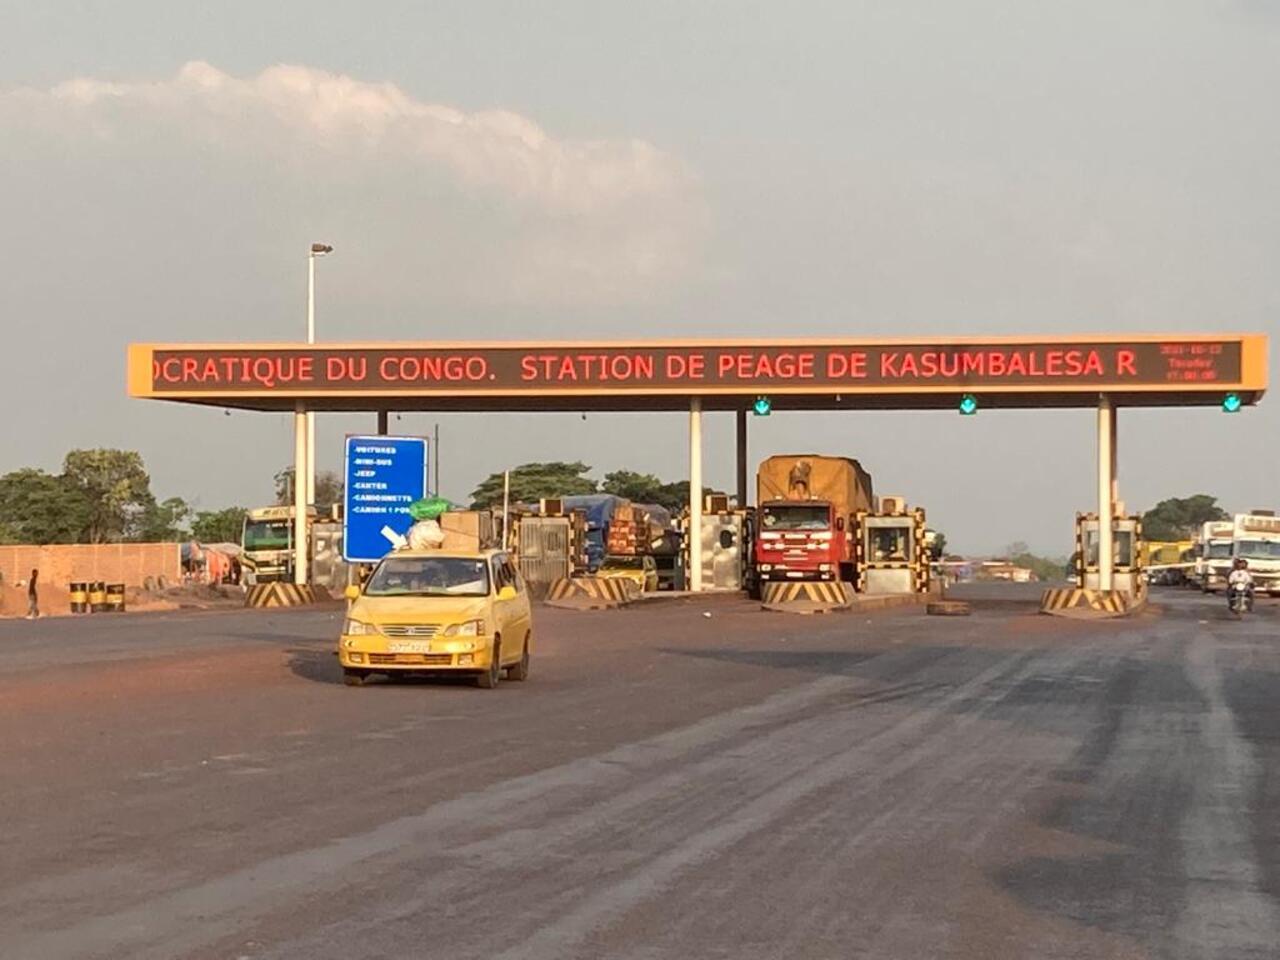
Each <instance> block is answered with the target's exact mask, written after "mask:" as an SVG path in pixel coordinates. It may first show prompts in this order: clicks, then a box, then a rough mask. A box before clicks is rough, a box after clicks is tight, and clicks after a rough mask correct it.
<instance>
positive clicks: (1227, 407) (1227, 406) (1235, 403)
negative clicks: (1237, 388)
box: [1222, 393, 1244, 413]
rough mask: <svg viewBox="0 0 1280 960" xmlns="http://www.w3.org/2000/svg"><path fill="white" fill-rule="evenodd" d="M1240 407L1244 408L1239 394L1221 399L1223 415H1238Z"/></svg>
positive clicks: (1229, 394) (1228, 395)
mask: <svg viewBox="0 0 1280 960" xmlns="http://www.w3.org/2000/svg"><path fill="white" fill-rule="evenodd" d="M1242 406H1244V401H1243V400H1241V399H1240V394H1238V393H1228V394H1227V395H1226V396H1225V397H1223V398H1222V412H1223V413H1239V412H1240V408H1241V407H1242Z"/></svg>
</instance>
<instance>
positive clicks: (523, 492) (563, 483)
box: [471, 461, 596, 509]
mask: <svg viewBox="0 0 1280 960" xmlns="http://www.w3.org/2000/svg"><path fill="white" fill-rule="evenodd" d="M590 470H591V468H590V467H589V466H587V465H586V464H585V463H577V462H575V463H562V462H559V461H556V462H552V463H526V464H522V465H521V466H518V467H516V468H515V469H513V470H512V471H511V500H512V502H515V501H524V502H525V503H531V502H536V501H537V500H540V499H541V498H543V497H573V496H579V495H581V494H585V493H595V492H596V482H595V481H594V480H592V479H591V478H590V477H585V476H583V474H585V473H589V472H590ZM471 502H472V506H473V507H474V508H476V509H483V508H487V507H493V506H497V505H499V504H501V503H502V474H501V473H492V474H490V475H489V476H488V477H486V478H485V479H484V481H483V482H482V483H481V484H480V486H478V487H476V488H475V490H473V491H472V493H471Z"/></svg>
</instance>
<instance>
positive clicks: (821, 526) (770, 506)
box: [756, 500, 852, 581]
mask: <svg viewBox="0 0 1280 960" xmlns="http://www.w3.org/2000/svg"><path fill="white" fill-rule="evenodd" d="M757 516H758V517H759V533H758V534H757V539H756V569H757V570H758V571H759V573H760V579H761V580H846V581H848V580H851V579H852V574H851V572H850V570H849V569H848V567H849V566H850V563H849V556H850V552H849V543H848V540H849V536H848V529H849V520H848V518H847V517H844V516H837V515H836V513H835V507H834V505H833V504H831V503H830V501H826V500H806V501H794V500H775V501H772V502H770V503H763V504H760V506H759V507H758V509H757Z"/></svg>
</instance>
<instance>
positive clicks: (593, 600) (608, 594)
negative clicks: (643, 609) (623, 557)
mask: <svg viewBox="0 0 1280 960" xmlns="http://www.w3.org/2000/svg"><path fill="white" fill-rule="evenodd" d="M639 595H640V587H639V585H638V584H636V582H635V581H634V580H628V579H625V578H622V577H618V578H605V577H572V578H568V579H561V580H554V581H552V583H551V587H550V589H548V590H547V599H546V602H547V603H548V604H550V605H551V606H565V607H573V608H576V609H580V608H586V609H602V608H608V607H620V606H622V605H623V604H627V603H631V601H633V600H635V599H636V598H637V597H638V596H639Z"/></svg>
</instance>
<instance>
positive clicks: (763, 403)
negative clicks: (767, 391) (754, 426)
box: [751, 397, 773, 417]
mask: <svg viewBox="0 0 1280 960" xmlns="http://www.w3.org/2000/svg"><path fill="white" fill-rule="evenodd" d="M772 409H773V402H772V401H771V400H770V399H769V398H768V397H756V402H755V404H754V405H753V406H752V407H751V410H752V412H753V413H754V414H755V415H756V416H757V417H767V416H768V415H769V411H771V410H772Z"/></svg>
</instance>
